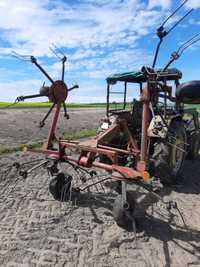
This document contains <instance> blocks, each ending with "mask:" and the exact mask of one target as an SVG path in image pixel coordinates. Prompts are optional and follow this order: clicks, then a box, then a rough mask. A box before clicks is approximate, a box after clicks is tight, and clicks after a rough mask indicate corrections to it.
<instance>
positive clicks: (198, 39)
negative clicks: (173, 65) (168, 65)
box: [180, 37, 200, 56]
mask: <svg viewBox="0 0 200 267" xmlns="http://www.w3.org/2000/svg"><path fill="white" fill-rule="evenodd" d="M199 41H200V37H199V38H197V39H196V40H194V41H193V42H191V43H189V44H188V45H186V46H185V47H184V48H183V49H182V50H181V52H180V56H181V55H182V54H183V52H184V51H185V50H186V49H187V48H189V47H190V46H192V45H193V44H195V43H197V42H199Z"/></svg>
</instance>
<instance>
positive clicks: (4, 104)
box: [0, 102, 131, 109]
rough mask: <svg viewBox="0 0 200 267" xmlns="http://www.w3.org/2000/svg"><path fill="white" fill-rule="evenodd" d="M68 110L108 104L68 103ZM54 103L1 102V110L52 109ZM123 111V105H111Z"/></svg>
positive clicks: (129, 104)
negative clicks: (13, 103)
mask: <svg viewBox="0 0 200 267" xmlns="http://www.w3.org/2000/svg"><path fill="white" fill-rule="evenodd" d="M66 104H67V107H68V108H76V109H77V108H104V109H105V108H106V103H85V104H83V103H82V104H81V103H66ZM51 106H52V103H50V102H20V103H16V104H15V105H12V103H10V102H0V109H3V108H7V107H8V108H50V107H51ZM130 107H131V103H127V105H126V109H130ZM116 108H117V109H122V108H123V104H122V103H112V104H110V109H116Z"/></svg>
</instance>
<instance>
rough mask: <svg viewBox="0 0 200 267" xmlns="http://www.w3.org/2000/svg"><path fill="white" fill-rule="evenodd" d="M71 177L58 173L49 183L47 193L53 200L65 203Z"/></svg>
mask: <svg viewBox="0 0 200 267" xmlns="http://www.w3.org/2000/svg"><path fill="white" fill-rule="evenodd" d="M71 181H72V177H71V176H70V175H65V174H64V173H59V174H58V175H57V176H56V177H54V178H53V179H52V180H51V181H50V183H49V191H50V193H51V194H52V196H53V197H54V199H55V200H59V201H62V200H63V201H66V200H67V198H68V195H69V191H70V187H71Z"/></svg>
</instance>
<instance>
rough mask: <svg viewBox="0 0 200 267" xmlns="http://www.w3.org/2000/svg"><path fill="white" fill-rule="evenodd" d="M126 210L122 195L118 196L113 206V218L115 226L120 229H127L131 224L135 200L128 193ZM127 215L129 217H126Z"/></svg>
mask: <svg viewBox="0 0 200 267" xmlns="http://www.w3.org/2000/svg"><path fill="white" fill-rule="evenodd" d="M127 203H128V206H129V207H128V209H125V207H124V203H123V201H122V195H118V196H117V198H116V199H115V201H114V204H113V217H114V220H115V221H116V223H117V225H119V226H121V227H129V226H130V225H131V223H132V220H131V219H130V218H131V217H132V218H133V216H134V211H135V200H134V198H133V196H132V195H131V193H130V192H127ZM128 214H129V215H130V216H128Z"/></svg>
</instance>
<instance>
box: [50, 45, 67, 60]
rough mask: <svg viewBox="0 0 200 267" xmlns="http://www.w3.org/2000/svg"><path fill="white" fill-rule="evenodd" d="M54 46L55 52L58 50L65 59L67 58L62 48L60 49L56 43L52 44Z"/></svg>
mask: <svg viewBox="0 0 200 267" xmlns="http://www.w3.org/2000/svg"><path fill="white" fill-rule="evenodd" d="M52 46H53V47H54V51H55V50H57V51H58V52H59V53H60V54H61V55H62V56H63V57H66V55H65V54H64V52H63V51H62V50H61V49H60V48H58V47H57V46H56V45H55V44H54V43H52Z"/></svg>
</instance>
